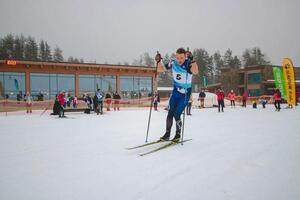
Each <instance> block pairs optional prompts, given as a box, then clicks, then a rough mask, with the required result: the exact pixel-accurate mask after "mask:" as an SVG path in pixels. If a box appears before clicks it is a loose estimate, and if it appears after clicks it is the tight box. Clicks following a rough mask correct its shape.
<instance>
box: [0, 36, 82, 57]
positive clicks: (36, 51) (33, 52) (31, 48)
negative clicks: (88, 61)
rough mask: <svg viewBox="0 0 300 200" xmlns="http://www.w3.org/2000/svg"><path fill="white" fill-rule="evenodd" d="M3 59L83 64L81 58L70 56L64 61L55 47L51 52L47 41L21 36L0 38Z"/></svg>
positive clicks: (60, 52) (61, 52) (61, 53)
mask: <svg viewBox="0 0 300 200" xmlns="http://www.w3.org/2000/svg"><path fill="white" fill-rule="evenodd" d="M5 59H16V60H31V61H55V62H64V61H68V62H73V63H83V62H84V60H83V59H82V58H81V59H78V58H75V57H72V56H70V57H68V59H66V60H65V59H64V56H63V51H62V50H61V49H60V48H59V47H58V46H55V47H54V49H53V50H52V48H51V47H50V45H49V44H48V42H47V41H45V40H40V41H39V42H37V41H36V39H35V38H34V37H32V36H28V37H25V36H24V35H23V34H21V35H15V36H14V35H12V34H7V35H6V36H4V37H3V38H1V37H0V60H5Z"/></svg>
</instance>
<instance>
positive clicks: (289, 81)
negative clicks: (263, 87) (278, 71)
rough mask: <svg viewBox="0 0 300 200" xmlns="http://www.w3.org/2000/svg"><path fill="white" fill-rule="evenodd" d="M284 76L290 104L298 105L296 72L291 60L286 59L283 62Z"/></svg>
mask: <svg viewBox="0 0 300 200" xmlns="http://www.w3.org/2000/svg"><path fill="white" fill-rule="evenodd" d="M282 65H283V75H284V80H285V87H286V96H287V102H288V104H292V105H296V87H295V72H294V65H293V63H292V61H291V60H290V59H289V58H284V59H283V61H282Z"/></svg>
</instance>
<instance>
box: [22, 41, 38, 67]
mask: <svg viewBox="0 0 300 200" xmlns="http://www.w3.org/2000/svg"><path fill="white" fill-rule="evenodd" d="M25 59H26V60H33V61H36V60H38V45H37V43H36V41H35V39H34V38H33V37H30V36H29V37H28V38H27V40H26V44H25Z"/></svg>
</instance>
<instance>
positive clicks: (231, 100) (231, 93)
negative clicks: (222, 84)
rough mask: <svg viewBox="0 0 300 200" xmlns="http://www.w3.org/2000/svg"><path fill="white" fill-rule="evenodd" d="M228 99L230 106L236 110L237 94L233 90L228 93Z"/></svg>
mask: <svg viewBox="0 0 300 200" xmlns="http://www.w3.org/2000/svg"><path fill="white" fill-rule="evenodd" d="M228 99H229V100H230V106H231V108H232V107H234V108H235V93H234V91H233V90H231V91H230V92H229V93H228Z"/></svg>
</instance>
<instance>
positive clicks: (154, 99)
mask: <svg viewBox="0 0 300 200" xmlns="http://www.w3.org/2000/svg"><path fill="white" fill-rule="evenodd" d="M159 102H160V97H159V94H158V92H157V91H155V92H154V95H153V105H154V110H155V111H157V106H158V103H159Z"/></svg>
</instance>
